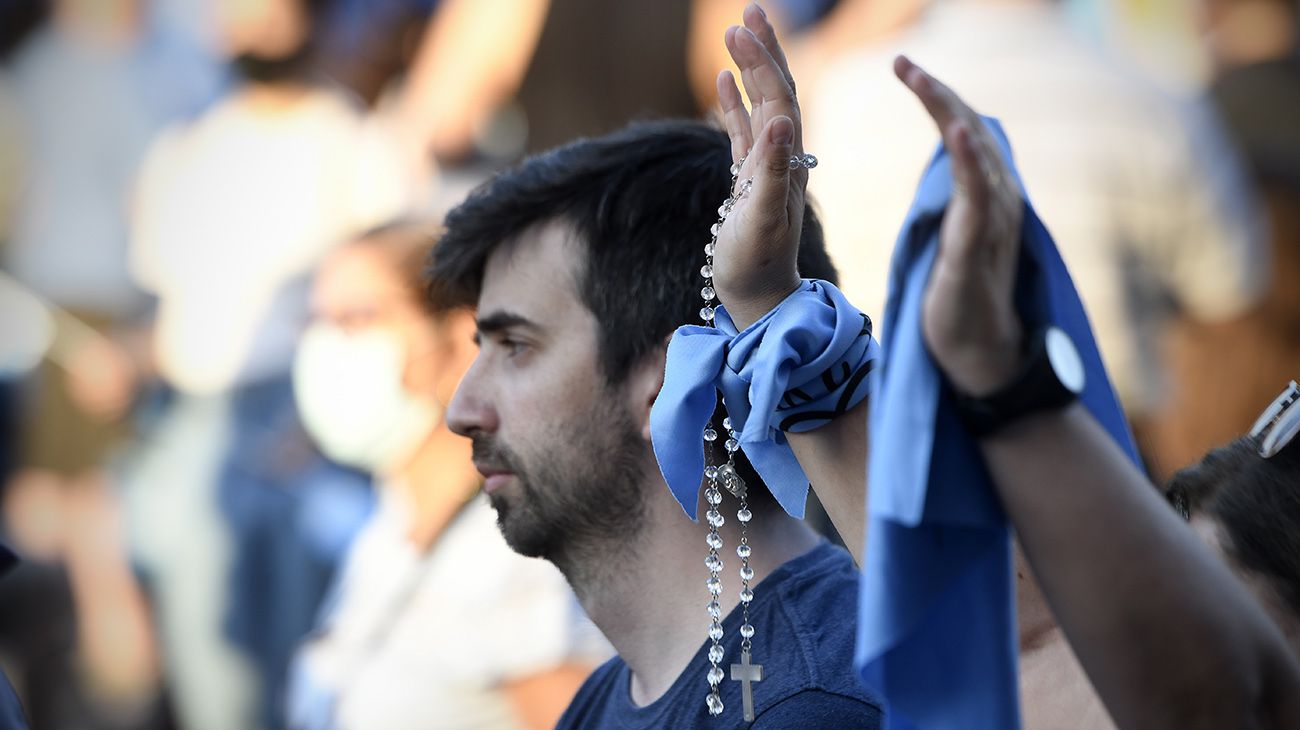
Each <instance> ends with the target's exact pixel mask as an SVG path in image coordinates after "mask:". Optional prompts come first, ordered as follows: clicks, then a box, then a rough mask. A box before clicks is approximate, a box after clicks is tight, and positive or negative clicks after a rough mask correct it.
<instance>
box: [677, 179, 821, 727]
mask: <svg viewBox="0 0 1300 730" xmlns="http://www.w3.org/2000/svg"><path fill="white" fill-rule="evenodd" d="M744 164H745V158H743V157H742V158H741V159H740V160H739V161H738V162H736V163H735V164H733V165H732V166H731V186H730V189H732V190H734V191H735V193H734V194H733V195H732V197H728V198H727V199H726V200H725V201H723V203H722V205H721V206H720V207H719V208H718V221H717V222H716V223H714V224H713V226H712V228H711V229H710V233H711V238H710V240H709V243H708V244H706V245H705V247H704V257H705V262H704V266H703V267H701V268H700V275H701V276H703V277H704V288H702V289H701V290H700V296H701V297H702V298H703V299H704V307H703V308H701V309H700V319H702V320H704V324H705V326H707V327H716V326H717V324H716V323H715V321H714V316H715V309H716V308H717V305H716V304H715V303H714V302H715V300H716V298H717V292H716V291H714V288H713V261H714V259H713V255H714V252H715V251H716V249H717V244H718V234H719V233H720V232H721V231H722V224H723V223H724V222H725V221H726V220H727V216H728V215H730V213H731V210H732V208H733V207H734V206H735V204H736V202H737V201H738V200H740V199H742V198H744V197H745V196H746V195H748V194H749V191H750V190H751V189H752V188H753V186H754V181H753V179H752V178H749V179H746V180H744V181H743V182H741V183H740V185H739V187H737V185H736V181H737V178H738V177H739V175H740V168H741V166H742V165H744ZM816 166H817V158H816V157H814V156H813V155H810V154H804V155H800V156H795V157H791V158H790V169H791V170H793V169H796V168H799V167H802V168H804V169H808V170H810V169H812V168H813V167H816ZM722 428H723V430H724V431H725V435H726V439H725V441H723V448H724V449H725V451H726V461H725V462H724V463H722V464H721V465H717V466H715V465H713V464H712V463H711V462H713V461H714V445H715V444H716V443H717V441H718V437H719V434H718V432H717V431H716V430H714V428H713V424H712V423H710V424H708V425H707V426H705V427H704V434H703V436H704V450H705V455H706V458H705V464H706V466H705V467H704V478H705V480H706V482H707V486H706V487H705V490H704V500H705V502H707V503H708V505H709V509H708V512H706V513H705V515H704V517H705V521H706V522H707V523H708V525H709V533H708V535H707V537H706V538H705V540H706V542H707V543H708V546H709V554H708V557H706V558H705V559H704V564H705V567H707V568H708V569H709V579H708V582H707V584H706V585H707V587H708V589H709V596H710V598H709V604H708V607H707V611H708V614H709V640H710V641H711V642H712V645H711V646H710V647H709V665H710V667H709V673H708V681H709V694H708V697H707V698H706V699H705V703H706V704H707V705H708V708H709V714H710V715H712V716H717V715H721V714H722V710H723V704H722V696H721V694H720V693H719V691H718V686H719V685H720V684H721V683H722V679H723V676H724V675H723V672H722V667H721V664H722V659H723V654H724V650H723V648H722V637H723V630H722V606H721V605H720V604H719V603H718V597H719V596H720V595H722V576H721V574H722V569H723V563H722V558H720V557H719V551H720V550H722V547H723V541H722V535H720V534H718V528H719V527H722V525H723V524H725V523H726V519H725V518H724V517H723V516H722V512H720V511H719V509H718V508H719V506H720V505H721V504H722V490H724V489H725V490H726V491H727V492H730V493H731V495H732V496H733V497H735V498H736V499H737V500H739V501H740V508H739V509H738V510H737V511H736V521H737V522H738V523H740V544H739V545H737V546H736V556H737V557H739V558H740V610H741V624H740V637H741V642H740V663H739V664H732V665H731V679H732V681H736V682H740V683H741V693H742V697H743V706H744V708H743V709H744V716H745V720H746V721H747V722H752V721H753V720H754V717H755V715H754V688H753V683H754V682H761V681H762V680H763V665H761V664H754V663H753V662H752V658H753V638H754V626H753V624H751V623H750V622H749V605H750V603H752V602H753V600H754V591H753V590H752V589H751V588H750V581H752V580H753V579H754V569H753V568H752V567H750V564H749V558H750V555H751V554H752V552H753V550H752V548H751V547H750V545H749V535H748V527H749V522H750V520H752V519H753V518H754V515H753V513H752V512H750V510H749V504H748V503H747V502H746V486H745V481H744V480H743V479H741V477H740V474H739V473H737V471H736V450H737V449H739V448H740V435H739V434H738V433H737V432H736V430H735V429H734V428H733V427H732V423H731V418H730V417H728V418H724V419H723V420H722Z"/></svg>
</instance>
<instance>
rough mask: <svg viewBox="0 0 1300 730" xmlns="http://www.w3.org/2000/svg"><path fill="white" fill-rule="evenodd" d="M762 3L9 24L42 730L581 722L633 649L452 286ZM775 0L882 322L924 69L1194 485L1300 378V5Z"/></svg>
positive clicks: (3, 600)
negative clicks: (500, 448) (536, 537)
mask: <svg viewBox="0 0 1300 730" xmlns="http://www.w3.org/2000/svg"><path fill="white" fill-rule="evenodd" d="M741 5H742V3H736V2H731V0H656V1H655V2H650V1H648V0H628V1H626V2H624V1H620V2H609V1H608V0H549V1H548V0H9V1H8V2H5V3H4V4H3V5H0V515H2V517H3V520H2V522H0V541H3V542H4V543H5V544H8V545H10V546H11V547H12V548H13V549H14V550H15V551H16V552H17V553H18V554H19V555H20V556H21V557H22V562H21V563H20V564H19V566H18V567H17V568H15V569H14V570H13V571H12V572H11V573H10V574H9V575H8V576H7V577H5V578H4V579H3V580H0V669H2V670H3V671H4V673H5V674H6V675H7V676H8V677H9V678H10V679H11V681H12V682H13V684H14V685H15V688H16V689H17V691H18V694H19V696H20V697H21V698H22V700H23V703H24V706H25V708H26V711H27V713H28V717H29V719H30V722H31V725H32V727H33V728H38V729H46V728H48V729H60V728H186V729H188V728H194V729H197V730H203V729H207V728H211V729H218V728H258V727H260V728H279V727H296V728H298V727H300V728H318V727H319V728H324V727H334V726H341V727H357V726H361V723H359V721H358V720H357V718H366V719H367V720H366V722H368V723H369V724H368V725H367V726H370V727H384V728H400V727H408V726H409V727H435V726H436V727H465V728H468V727H475V728H477V727H492V728H496V727H502V728H508V727H550V726H551V725H552V724H553V723H554V720H555V718H556V717H558V714H559V712H560V711H561V710H562V709H563V708H564V706H565V704H566V702H567V698H568V697H570V696H572V694H573V692H574V691H575V690H576V689H577V687H578V684H579V683H580V682H581V681H582V679H583V678H584V677H585V676H586V673H587V672H588V671H590V669H591V668H592V667H593V666H595V665H596V664H597V663H599V662H600V661H602V660H603V659H604V658H606V657H608V656H609V655H610V652H611V650H610V648H609V646H608V644H606V643H605V641H604V640H603V638H602V637H601V636H600V635H599V632H597V631H596V630H595V629H594V627H593V626H592V625H591V624H590V622H588V621H587V620H586V619H585V617H584V616H583V615H582V613H581V610H580V609H579V607H578V605H577V603H576V600H575V599H574V597H573V595H572V594H571V592H570V591H569V589H568V587H567V585H566V584H565V582H564V580H563V578H562V577H561V576H560V574H559V573H558V571H556V570H555V569H554V568H553V567H552V566H551V565H549V564H547V563H544V562H541V561H537V560H531V559H526V558H522V557H519V556H517V555H516V554H514V553H513V552H511V551H510V550H509V549H508V548H507V547H506V546H505V544H504V542H502V540H501V538H500V536H499V535H498V534H497V531H496V528H495V526H494V524H493V523H494V515H493V513H492V511H491V509H490V508H489V507H488V506H487V503H486V502H485V501H484V500H483V498H482V497H481V496H480V495H479V494H478V479H479V476H478V474H477V473H476V472H475V470H474V468H473V466H472V465H471V463H470V454H469V446H468V442H466V441H464V440H463V439H460V438H459V437H456V436H454V435H453V434H451V432H450V431H449V430H448V429H447V427H446V425H445V424H444V423H443V418H442V411H443V409H444V407H445V406H446V404H447V403H448V402H449V401H450V398H451V394H452V393H453V392H454V391H455V388H456V385H457V383H458V382H459V380H460V377H461V375H463V373H464V372H465V369H466V368H467V367H468V365H469V363H470V361H471V360H472V358H473V344H472V342H471V337H472V334H473V330H474V326H473V321H472V318H471V317H469V316H468V315H467V314H466V313H465V312H463V311H440V310H437V309H436V308H434V307H433V305H431V304H430V301H431V299H430V297H429V295H428V294H429V293H428V291H427V287H428V286H429V284H427V283H426V282H425V281H424V279H423V271H424V268H425V258H426V256H427V253H428V250H429V247H430V246H431V245H432V244H433V242H434V241H435V240H436V237H437V235H438V222H439V219H440V216H441V215H442V214H443V213H444V212H445V211H446V210H447V208H448V207H449V206H451V205H454V204H455V203H457V202H458V201H459V200H460V199H461V198H462V197H463V196H464V195H465V193H466V192H467V191H468V190H469V189H471V188H472V187H473V186H474V185H476V184H477V183H479V182H481V181H482V180H484V179H486V178H487V177H488V176H489V175H490V174H491V173H492V172H493V171H494V170H497V169H500V168H502V167H504V166H506V165H509V164H511V163H512V162H514V161H516V160H518V159H520V158H521V157H522V156H524V155H527V154H529V153H531V152H536V151H540V150H543V149H547V148H549V147H552V146H554V145H556V144H560V143H562V142H565V141H567V140H570V139H573V138H576V137H580V136H588V135H595V134H600V133H604V132H609V131H612V130H615V129H617V128H619V127H621V126H623V125H624V124H625V123H627V122H628V121H629V120H633V119H646V118H655V117H688V118H694V117H701V116H705V117H708V116H711V115H713V114H714V113H715V112H714V109H715V107H716V104H717V101H716V98H715V93H716V92H715V91H714V81H713V80H714V76H715V74H716V72H717V70H718V69H720V68H724V67H728V66H730V64H731V61H730V59H729V58H728V57H727V55H726V50H725V48H724V47H723V45H722V43H721V42H720V41H719V39H720V38H721V36H722V33H723V30H724V29H725V28H726V27H727V26H728V25H729V24H731V23H732V22H734V18H736V17H738V16H739V12H740V7H741ZM771 6H772V7H770V8H769V11H770V12H771V14H772V16H773V17H774V19H775V20H776V21H777V22H778V25H779V26H780V27H781V29H782V30H783V33H784V36H785V37H786V38H790V39H791V41H790V42H789V46H790V47H791V55H790V63H791V66H792V68H793V69H794V72H795V75H796V76H797V77H798V78H799V79H800V83H801V88H800V96H801V98H802V99H803V104H804V107H803V115H804V117H805V120H806V125H807V126H806V130H807V131H806V137H807V141H806V146H807V148H808V149H809V150H812V151H814V152H816V153H817V155H818V156H819V158H820V160H821V166H820V168H819V169H818V174H817V176H816V177H815V178H814V180H813V182H812V184H811V187H810V194H811V196H812V198H813V199H814V201H815V205H817V206H818V208H819V210H820V213H821V218H822V220H823V221H824V222H825V227H826V238H827V246H828V248H829V250H830V252H831V254H832V256H833V258H834V260H835V263H836V265H837V267H838V268H839V270H840V271H841V272H842V275H843V283H844V289H845V291H846V292H847V294H848V295H849V297H850V298H852V299H853V300H854V301H855V302H856V303H857V304H858V305H859V306H861V307H862V308H863V310H864V311H866V312H868V313H871V314H872V315H873V316H874V315H876V314H878V313H879V311H880V310H881V308H882V306H883V297H884V286H885V278H886V271H887V264H888V256H889V252H890V251H891V250H892V249H893V246H894V236H895V235H896V233H897V230H898V227H899V224H900V223H901V222H902V221H903V219H904V217H905V215H906V213H907V210H906V207H907V205H908V202H909V200H910V199H911V196H912V190H913V187H914V183H915V181H916V179H917V176H918V175H919V174H920V171H921V170H922V169H923V167H924V165H925V162H926V158H927V155H929V154H930V153H931V152H932V150H933V146H934V143H935V134H934V129H933V126H932V125H931V124H930V123H929V122H928V120H927V119H926V117H925V116H924V112H923V110H922V109H921V108H920V107H919V106H917V105H916V104H915V102H914V101H912V100H910V99H909V98H908V97H907V92H906V89H904V88H903V87H901V86H899V85H898V84H897V82H896V81H895V80H894V79H893V78H892V71H891V70H890V69H891V66H890V61H891V59H892V58H893V56H894V55H895V54H896V53H898V52H906V53H907V54H908V55H909V56H910V57H911V58H913V59H914V60H916V61H917V62H919V63H921V64H923V65H925V66H926V67H927V68H929V69H931V70H932V71H934V72H935V73H936V75H938V76H940V77H941V78H944V79H945V80H946V81H947V82H948V83H950V84H951V85H952V86H953V87H954V89H955V90H956V91H957V92H959V93H960V94H961V95H962V96H963V97H964V98H965V99H966V100H967V101H969V102H970V103H971V104H972V105H973V106H974V107H975V108H976V109H980V110H985V111H987V112H988V113H991V114H995V115H997V116H998V117H999V118H1000V120H1001V122H1002V124H1003V126H1004V128H1005V129H1006V130H1007V132H1008V135H1009V137H1010V138H1011V140H1012V141H1013V144H1014V146H1015V153H1016V158H1017V162H1018V166H1019V169H1020V171H1021V173H1022V175H1023V177H1024V179H1025V182H1026V185H1027V187H1028V189H1029V190H1030V191H1031V194H1032V195H1033V198H1034V200H1033V202H1034V204H1035V206H1036V208H1037V209H1038V212H1039V214H1040V215H1041V217H1042V218H1043V220H1044V221H1045V222H1046V224H1047V226H1048V227H1049V228H1050V229H1051V231H1052V233H1053V235H1054V236H1055V238H1056V240H1057V243H1058V245H1059V246H1060V249H1061V252H1062V255H1063V257H1064V258H1065V260H1066V262H1067V264H1068V265H1069V267H1070V269H1071V272H1072V274H1073V276H1074V278H1075V281H1076V284H1077V286H1078V288H1079V293H1080V295H1081V297H1082V299H1083V301H1084V303H1085V305H1086V307H1087V309H1088V313H1089V316H1090V318H1091V321H1092V325H1093V327H1094V329H1095V331H1096V333H1097V337H1098V341H1099V343H1100V346H1101V349H1102V354H1103V356H1104V358H1105V360H1106V363H1107V366H1108V368H1109V370H1110V373H1111V376H1112V378H1113V381H1114V383H1115V386H1116V389H1117V391H1118V395H1119V397H1120V399H1121V401H1122V403H1123V405H1124V407H1125V410H1126V412H1127V413H1128V414H1129V417H1130V420H1131V425H1132V427H1133V429H1134V432H1135V433H1136V435H1137V437H1138V441H1139V445H1140V448H1141V451H1142V455H1143V458H1144V460H1145V461H1146V464H1147V467H1148V470H1149V471H1150V473H1151V475H1152V476H1153V477H1154V478H1156V479H1157V480H1158V481H1160V482H1163V481H1164V480H1165V479H1166V478H1167V477H1168V476H1169V475H1170V474H1172V473H1173V472H1174V471H1175V470H1177V469H1178V468H1180V467H1182V466H1185V465H1187V464H1189V463H1191V462H1193V461H1195V460H1196V459H1197V458H1199V456H1200V455H1201V454H1203V453H1204V452H1205V451H1206V450H1207V449H1209V448H1211V447H1213V446H1215V445H1218V444H1221V443H1224V442H1226V441H1229V440H1231V439H1232V438H1234V437H1236V436H1237V435H1239V434H1241V433H1243V432H1245V431H1247V430H1248V429H1249V428H1250V426H1251V424H1252V422H1253V421H1254V418H1255V415H1256V414H1258V412H1259V411H1260V409H1261V408H1262V407H1264V406H1265V405H1266V404H1267V403H1268V402H1269V401H1270V400H1271V399H1272V397H1273V396H1274V395H1276V391H1277V388H1278V386H1279V384H1281V383H1284V382H1285V381H1286V380H1287V379H1289V378H1293V377H1294V376H1295V374H1296V364H1297V363H1300V286H1296V282H1297V281H1300V43H1298V35H1300V20H1298V17H1300V9H1298V6H1297V3H1296V2H1295V0H1199V1H1198V2H1196V3H1181V2H1176V1H1175V0H1166V1H1164V2H1150V1H1147V2H1137V0H1071V1H1069V2H1066V1H1065V0H776V1H774V2H773V3H771ZM432 286H436V283H434V284H432ZM826 529H827V530H828V531H829V529H830V528H829V527H828V526H827V527H826ZM431 703H432V704H433V705H436V706H437V707H438V708H439V712H438V714H439V717H438V718H436V720H437V723H441V724H437V723H435V722H434V720H432V719H431V718H429V717H428V708H429V707H430V706H431ZM1026 720H1027V722H1028V723H1029V725H1030V726H1033V720H1034V718H1033V716H1032V714H1030V715H1027V717H1026Z"/></svg>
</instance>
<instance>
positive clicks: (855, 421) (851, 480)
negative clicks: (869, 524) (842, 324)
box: [786, 399, 869, 565]
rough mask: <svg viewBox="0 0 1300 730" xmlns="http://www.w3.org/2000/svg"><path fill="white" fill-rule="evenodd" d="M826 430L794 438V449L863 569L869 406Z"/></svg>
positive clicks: (856, 408) (863, 405) (791, 435)
mask: <svg viewBox="0 0 1300 730" xmlns="http://www.w3.org/2000/svg"><path fill="white" fill-rule="evenodd" d="M868 400H869V399H864V400H863V401H862V402H861V403H859V404H857V405H856V406H854V407H853V408H852V409H850V410H849V411H848V412H847V413H845V414H843V415H842V416H840V417H839V418H836V419H835V420H833V421H831V422H830V423H828V424H826V425H825V426H822V427H821V428H818V429H815V430H812V431H807V432H805V433H788V434H786V438H787V439H789V441H790V448H791V450H793V451H794V455H795V458H796V459H798V460H799V465H800V466H802V467H803V470H804V474H805V475H806V476H807V477H808V481H809V482H810V483H811V484H812V488H813V491H814V492H816V493H817V498H818V499H819V500H821V503H822V506H823V507H825V508H826V514H828V515H830V518H831V522H832V523H833V524H834V525H835V529H836V530H837V531H838V532H839V533H840V537H842V538H843V539H844V544H845V545H846V546H847V547H848V549H849V552H850V553H852V554H853V559H854V560H855V561H857V563H858V565H861V564H862V550H863V545H864V544H865V539H866V504H867V453H868V451H869V445H868V439H867V410H868V408H867V403H868Z"/></svg>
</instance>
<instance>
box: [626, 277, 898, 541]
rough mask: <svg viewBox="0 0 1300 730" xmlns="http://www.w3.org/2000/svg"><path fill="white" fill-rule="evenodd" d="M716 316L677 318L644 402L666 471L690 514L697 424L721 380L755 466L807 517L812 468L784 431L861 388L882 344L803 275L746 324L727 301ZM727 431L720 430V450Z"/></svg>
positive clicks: (813, 423)
mask: <svg viewBox="0 0 1300 730" xmlns="http://www.w3.org/2000/svg"><path fill="white" fill-rule="evenodd" d="M714 323H715V324H716V325H717V326H716V327H699V326H695V325H686V326H684V327H679V328H678V329H677V331H676V332H674V333H673V338H672V340H671V341H670V342H669V344H668V356H667V360H666V363H665V366H664V385H663V388H662V389H661V390H660V391H659V396H658V397H657V398H656V399H655V402H654V406H653V408H651V410H650V435H651V442H652V443H653V445H654V451H655V458H656V459H657V460H658V462H659V470H660V472H661V473H662V474H663V477H664V481H665V482H667V483H668V488H669V489H670V490H671V491H672V493H673V496H674V497H676V498H677V501H678V502H680V503H681V505H682V509H684V510H686V514H687V515H689V516H690V518H691V519H695V518H696V514H695V508H696V504H697V502H698V498H699V492H700V485H701V483H702V481H703V473H704V442H703V438H702V434H703V433H704V427H705V425H706V424H708V422H709V419H710V418H711V417H712V416H713V411H714V408H715V407H716V405H717V391H718V390H721V391H722V398H723V402H724V403H725V404H726V407H727V415H728V416H730V418H731V422H732V424H733V426H734V430H735V431H737V432H738V433H739V434H740V438H739V439H738V440H739V442H740V448H741V450H743V451H744V452H745V456H746V457H748V459H749V462H750V463H751V464H752V465H753V466H754V471H756V472H758V475H759V476H760V477H761V478H762V480H763V483H764V484H765V485H766V486H767V488H768V490H769V491H770V492H772V495H773V496H774V497H776V501H777V502H778V503H780V505H781V506H782V507H784V508H785V511H786V512H788V513H790V514H791V515H793V516H794V517H803V512H804V504H805V502H806V501H807V499H808V477H806V476H805V475H804V473H803V469H802V468H801V467H800V466H799V462H798V461H797V460H796V459H795V457H794V452H792V451H791V450H790V446H789V444H788V443H787V442H786V438H785V434H784V433H782V431H785V430H791V431H795V432H799V431H808V430H812V429H813V428H816V427H817V426H818V425H821V424H823V423H825V422H827V421H828V420H830V419H831V418H833V417H835V416H836V415H838V414H839V413H843V412H844V411H845V410H847V409H848V408H851V407H852V406H853V405H856V404H857V403H858V402H860V401H861V400H862V398H864V397H866V394H867V383H868V381H867V375H868V374H869V373H870V372H871V370H872V368H873V367H874V366H875V362H876V358H877V355H878V354H879V347H878V345H877V344H876V342H875V340H874V339H872V337H871V320H869V319H867V317H866V316H865V315H863V314H862V313H861V312H860V311H858V310H857V308H855V307H854V306H853V305H852V304H850V303H849V301H848V300H847V299H845V298H844V295H843V294H841V293H840V290H839V289H836V288H835V286H834V285H832V284H830V283H829V282H825V281H820V280H816V279H806V280H804V281H803V282H802V283H801V284H800V286H799V288H798V289H796V290H795V291H794V292H793V293H791V294H790V296H788V297H786V298H785V300H783V301H782V302H781V304H779V305H778V306H776V307H775V308H773V309H772V310H771V311H769V312H768V313H767V314H765V315H763V316H762V317H761V318H760V319H759V320H758V321H757V322H755V323H754V324H752V325H750V326H749V327H748V328H746V329H745V331H744V332H737V330H736V325H735V324H734V323H733V322H732V321H731V317H730V315H728V314H727V310H726V308H725V307H721V306H720V307H718V308H717V309H716V310H715V320H714ZM754 413H757V414H761V417H753V418H751V417H750V416H751V414H754ZM724 439H726V435H725V434H719V437H718V442H716V443H717V445H718V452H719V453H723V452H722V449H721V447H722V441H723V440H724Z"/></svg>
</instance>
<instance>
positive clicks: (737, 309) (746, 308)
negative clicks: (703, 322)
mask: <svg viewBox="0 0 1300 730" xmlns="http://www.w3.org/2000/svg"><path fill="white" fill-rule="evenodd" d="M800 283H802V281H801V280H800V279H799V278H798V277H795V279H794V281H793V282H791V283H788V284H787V285H785V286H773V287H771V288H769V289H767V290H765V291H762V292H757V293H754V294H751V295H749V296H737V295H734V294H724V293H722V292H721V291H719V292H718V299H719V300H720V301H721V302H722V305H723V306H724V307H726V308H727V314H729V315H731V321H732V322H733V323H735V325H736V329H738V330H740V331H742V332H743V331H744V330H746V329H747V328H748V327H749V326H750V325H752V324H754V323H755V322H757V321H758V320H760V319H762V318H763V315H765V314H767V313H768V312H770V311H772V310H773V309H775V308H776V306H777V305H778V304H780V303H781V302H783V301H785V300H786V298H787V297H789V296H790V295H791V294H793V293H794V292H795V291H796V290H797V289H798V288H799V285H800Z"/></svg>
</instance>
